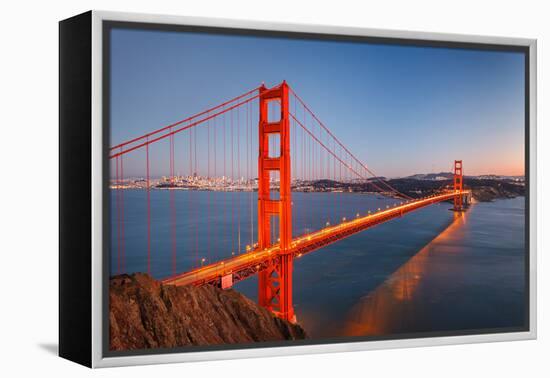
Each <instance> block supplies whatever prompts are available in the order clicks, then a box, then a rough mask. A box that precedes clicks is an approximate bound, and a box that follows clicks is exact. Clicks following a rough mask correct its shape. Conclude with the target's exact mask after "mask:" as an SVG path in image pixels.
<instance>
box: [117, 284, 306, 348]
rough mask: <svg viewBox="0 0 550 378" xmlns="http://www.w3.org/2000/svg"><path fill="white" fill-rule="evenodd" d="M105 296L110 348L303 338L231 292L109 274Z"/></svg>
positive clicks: (299, 331) (293, 327) (301, 333)
mask: <svg viewBox="0 0 550 378" xmlns="http://www.w3.org/2000/svg"><path fill="white" fill-rule="evenodd" d="M109 300H110V306H109V321H110V348H111V350H133V349H145V348H170V347H177V346H189V345H216V344H234V343H251V342H256V341H276V340H297V339H304V338H306V334H305V332H304V330H303V329H302V328H301V327H300V326H299V325H297V324H291V323H288V322H286V321H283V320H281V319H279V318H277V317H275V316H273V315H272V314H271V313H270V312H269V311H267V310H266V309H264V308H262V307H260V306H258V305H257V304H256V303H254V302H253V301H251V300H250V299H248V298H246V297H245V296H244V295H242V294H240V293H238V292H236V291H234V290H221V289H218V288H215V287H212V286H208V285H207V286H202V287H175V286H165V285H162V284H161V283H160V282H158V281H156V280H154V279H152V278H151V277H150V276H148V275H147V274H143V273H136V274H132V275H119V276H115V277H113V278H111V280H110V291H109Z"/></svg>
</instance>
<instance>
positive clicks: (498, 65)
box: [111, 29, 524, 178]
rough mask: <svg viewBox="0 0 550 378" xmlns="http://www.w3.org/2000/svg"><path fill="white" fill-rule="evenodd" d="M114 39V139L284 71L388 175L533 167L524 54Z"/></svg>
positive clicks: (229, 39) (187, 36) (168, 36)
mask: <svg viewBox="0 0 550 378" xmlns="http://www.w3.org/2000/svg"><path fill="white" fill-rule="evenodd" d="M111 49H112V53H111V70H112V73H111V77H112V80H111V85H112V87H111V142H112V143H111V144H112V145H113V144H116V143H118V142H121V141H123V140H127V139H130V138H131V137H134V136H137V135H141V134H144V133H146V132H148V131H151V130H155V129H157V128H159V127H162V126H164V125H166V124H169V123H171V122H174V121H177V120H179V119H181V118H184V117H185V116H188V115H192V114H195V113H197V112H199V111H201V110H203V109H205V108H208V107H209V106H212V105H214V104H216V103H218V102H221V101H223V100H226V99H228V98H231V97H233V96H235V95H237V94H239V93H242V92H243V91H244V90H248V89H250V88H253V87H255V86H257V85H258V84H259V83H261V82H262V81H263V82H265V83H266V85H268V86H271V85H274V84H277V83H278V82H280V81H282V80H283V79H284V80H287V81H288V82H289V83H290V84H291V86H293V88H295V89H296V90H297V92H299V93H300V95H301V96H302V97H303V98H304V99H305V100H306V101H307V102H308V103H309V104H310V105H311V107H312V108H313V109H316V112H317V114H318V115H319V117H320V118H321V119H322V120H323V122H324V123H325V124H326V125H327V126H328V127H329V128H330V129H331V130H332V131H333V132H334V133H335V134H336V136H338V137H339V138H340V139H341V140H343V141H344V143H345V144H346V145H348V146H349V147H350V149H351V150H352V151H353V152H354V153H355V154H356V155H357V156H358V157H359V158H360V159H361V160H362V161H364V162H366V163H367V164H368V165H369V166H370V167H372V168H373V169H374V170H375V171H376V172H377V173H378V174H380V175H383V176H386V177H390V178H391V177H404V176H408V175H412V174H416V173H430V172H448V171H450V164H451V162H452V161H453V160H454V159H456V158H461V159H463V160H464V161H465V164H466V166H467V167H468V169H467V171H466V172H465V174H466V175H468V174H469V175H482V174H497V175H510V176H517V175H523V174H524V136H523V134H524V98H523V95H524V75H523V70H524V62H523V57H522V55H521V54H519V53H512V52H496V51H479V50H459V49H447V48H427V47H411V46H398V45H374V44H365V43H351V42H338V43H336V42H329V41H313V40H294V39H287V38H259V37H249V36H228V35H212V34H200V33H181V32H179V33H178V32H157V31H138V30H132V31H130V30H119V29H114V30H113V31H112V43H111ZM258 52H261V54H260V53H258ZM442 125H444V126H442ZM357 135H362V136H364V138H357ZM180 148H181V147H180ZM163 153H164V154H165V152H160V151H159V152H158V153H157V152H153V154H155V155H154V156H155V157H156V159H154V160H155V161H156V162H157V163H153V164H157V165H158V166H153V167H152V170H153V171H155V173H156V175H157V176H162V175H163V174H166V173H167V172H163V171H164V170H165V169H166V168H165V167H166V166H165V165H162V164H161V163H158V162H159V161H162V160H163V159H164V158H166V156H164V155H163ZM179 153H182V152H181V151H180V152H179ZM434 162H435V163H434ZM125 164H126V165H125V171H126V173H127V174H128V175H133V176H137V175H139V171H140V170H142V169H141V167H138V163H134V165H133V163H132V161H131V160H129V161H127V162H125ZM182 173H184V172H182ZM218 175H219V174H218Z"/></svg>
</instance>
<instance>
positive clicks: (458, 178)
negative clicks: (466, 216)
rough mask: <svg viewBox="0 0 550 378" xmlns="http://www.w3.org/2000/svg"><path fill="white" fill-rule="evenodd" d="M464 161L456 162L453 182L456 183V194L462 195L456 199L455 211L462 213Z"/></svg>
mask: <svg viewBox="0 0 550 378" xmlns="http://www.w3.org/2000/svg"><path fill="white" fill-rule="evenodd" d="M462 173H463V172H462V160H455V168H454V178H453V182H454V191H455V193H460V194H457V195H456V196H455V197H454V208H453V209H454V211H462V210H463V203H462V201H463V198H462V189H463V185H462V178H463V175H462Z"/></svg>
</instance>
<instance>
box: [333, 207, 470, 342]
mask: <svg viewBox="0 0 550 378" xmlns="http://www.w3.org/2000/svg"><path fill="white" fill-rule="evenodd" d="M466 220H467V213H459V212H455V213H454V219H453V221H452V223H451V224H450V225H449V226H448V227H447V228H446V229H445V230H444V231H443V232H441V233H440V234H439V235H437V236H436V237H435V238H434V239H433V240H432V241H431V242H429V243H428V244H427V245H426V246H425V247H424V248H422V249H421V250H420V251H419V252H418V253H417V254H415V255H414V256H413V257H412V258H411V259H410V260H408V261H407V262H406V263H405V264H403V265H402V266H401V267H400V268H399V269H398V270H397V271H395V272H394V273H393V274H392V275H391V276H390V277H388V278H387V279H386V280H385V281H384V282H383V283H382V284H381V285H380V286H378V287H377V288H376V289H375V290H374V291H372V292H371V293H369V294H368V295H366V296H365V297H363V298H361V299H360V301H359V303H357V304H356V305H355V306H354V307H353V308H352V309H351V311H350V313H349V316H348V319H347V321H346V324H345V327H344V329H343V331H342V333H343V334H344V335H346V336H371V335H372V336H374V335H385V334H389V333H393V332H396V331H399V330H403V331H405V330H408V329H409V328H411V327H414V325H415V324H418V322H419V318H422V317H424V316H426V314H423V311H422V308H419V306H417V305H415V302H414V299H415V296H417V295H418V290H419V288H420V286H421V285H422V283H423V279H425V275H426V274H427V273H428V270H429V269H433V268H438V267H437V266H436V264H437V262H436V261H434V260H435V259H436V258H437V257H436V258H435V259H434V257H435V256H436V255H439V257H441V255H448V254H456V253H459V252H460V250H459V248H457V247H455V246H453V240H456V239H459V238H461V237H463V232H461V231H462V228H463V226H464V225H465V223H466ZM423 289H425V288H423Z"/></svg>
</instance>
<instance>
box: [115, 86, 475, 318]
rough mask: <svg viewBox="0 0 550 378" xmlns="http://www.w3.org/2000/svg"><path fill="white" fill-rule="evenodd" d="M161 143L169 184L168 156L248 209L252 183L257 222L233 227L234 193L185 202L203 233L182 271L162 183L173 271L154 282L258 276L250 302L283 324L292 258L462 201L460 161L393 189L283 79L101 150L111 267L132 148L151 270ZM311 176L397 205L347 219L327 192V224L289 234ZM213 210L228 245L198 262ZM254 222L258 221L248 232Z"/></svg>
mask: <svg viewBox="0 0 550 378" xmlns="http://www.w3.org/2000/svg"><path fill="white" fill-rule="evenodd" d="M178 143H179V145H178ZM182 146H183V148H181V147H182ZM166 147H168V153H167V155H168V156H167V160H168V161H167V164H166V165H167V168H168V171H169V174H168V177H167V185H166V187H167V188H168V189H178V188H179V187H178V186H179V184H178V183H177V177H178V175H176V164H177V163H178V164H179V165H180V168H181V169H187V170H188V175H187V178H186V179H185V180H184V181H185V182H186V183H185V188H186V189H191V190H192V189H199V190H219V188H220V187H221V188H222V189H221V190H222V191H224V192H227V191H231V190H232V189H231V188H229V189H228V187H231V186H235V187H240V188H242V187H243V185H244V186H245V187H246V188H247V190H248V191H249V192H250V194H251V195H250V197H249V198H250V210H252V192H253V189H255V188H256V186H257V216H256V220H254V217H253V216H250V217H249V220H248V221H249V222H250V225H243V224H242V222H241V218H242V217H241V215H242V214H241V212H242V211H244V210H243V208H242V207H243V206H242V205H243V204H242V203H241V200H240V198H239V199H238V200H235V198H234V197H231V198H230V199H229V200H228V199H225V198H224V200H223V205H222V206H221V208H220V206H219V204H218V206H215V205H213V204H211V203H210V196H208V203H207V205H206V206H205V207H206V208H199V206H200V205H199V204H196V203H193V201H191V200H190V201H189V203H188V204H187V207H188V213H187V214H186V216H187V217H191V218H192V217H195V216H197V215H198V214H199V213H200V212H206V213H207V219H208V221H207V224H206V228H207V229H208V232H207V233H206V239H207V240H206V242H205V243H202V242H199V240H198V238H199V237H198V225H195V227H196V228H197V232H196V236H195V240H194V243H193V241H191V245H189V246H186V248H185V249H186V250H184V253H187V254H194V258H195V264H194V266H193V267H192V268H190V269H188V270H187V271H184V272H178V271H177V264H176V261H177V258H178V251H180V250H181V249H182V247H181V246H178V243H177V237H176V236H177V233H178V231H179V230H178V220H177V211H176V201H175V190H170V193H169V199H168V201H169V208H170V230H169V234H170V239H171V243H170V246H171V247H170V248H171V269H172V274H171V275H170V276H169V277H166V278H164V279H163V283H164V284H169V285H205V284H211V285H216V286H219V287H221V288H223V289H226V288H229V287H232V286H233V284H235V283H236V282H239V281H241V280H244V279H246V278H248V277H250V276H253V275H258V301H259V304H260V305H261V306H263V307H265V308H267V309H269V310H270V311H272V312H273V313H275V314H276V315H277V316H279V317H281V318H283V319H285V320H289V321H294V320H295V315H294V309H293V305H292V303H293V302H292V270H293V269H292V268H293V261H294V259H295V258H298V257H301V256H303V255H305V254H308V253H311V252H314V251H316V250H319V249H321V248H323V247H324V246H327V245H329V244H332V243H335V242H337V241H339V240H342V239H345V238H347V237H349V236H351V235H354V234H356V233H358V232H361V231H364V230H367V229H369V228H371V227H374V226H376V225H378V224H381V223H384V222H387V221H389V220H392V219H395V218H399V217H402V216H404V215H406V214H408V213H410V212H413V211H415V210H418V209H421V208H424V207H426V206H429V205H432V204H435V203H439V202H442V201H453V210H455V211H462V210H463V209H464V205H465V203H466V202H469V201H470V198H471V193H470V191H468V190H465V189H464V187H463V167H462V161H461V160H456V161H455V162H454V175H453V184H452V186H451V187H450V188H448V189H442V190H440V191H439V192H436V193H434V194H431V195H429V196H426V197H421V198H412V197H410V196H409V195H407V194H404V193H401V192H400V191H398V190H397V189H396V188H394V187H393V186H392V185H390V184H389V183H388V182H387V181H386V180H384V179H382V178H381V177H380V176H378V175H376V174H375V173H374V172H373V171H372V170H371V169H370V168H368V167H367V165H366V164H364V163H363V162H361V161H360V160H359V159H358V158H357V157H356V156H355V155H354V154H353V153H352V152H351V151H350V150H349V149H348V148H346V147H345V145H344V144H343V143H342V142H341V141H340V140H339V139H338V138H337V137H336V136H335V135H334V134H333V133H332V132H331V131H330V130H329V129H328V127H326V126H325V124H324V123H323V122H321V120H320V119H319V117H317V115H316V114H315V113H314V112H313V111H312V110H311V108H310V107H309V106H308V105H307V104H306V103H305V102H304V100H302V98H301V97H299V96H298V95H297V94H296V93H295V92H294V91H293V90H292V88H291V87H290V86H289V85H288V84H287V83H286V82H285V81H283V82H282V83H280V84H279V85H276V86H274V87H272V88H267V87H266V86H265V85H261V86H260V87H257V88H254V89H252V90H250V91H248V92H245V93H243V94H241V95H240V96H237V97H234V98H232V99H230V100H228V101H225V102H223V103H221V104H219V105H216V106H214V107H211V108H209V109H207V110H205V111H203V112H200V113H198V114H195V115H193V116H191V117H188V118H185V119H182V120H180V121H178V122H175V123H172V124H170V125H167V126H165V127H162V128H160V129H157V130H154V131H152V132H149V133H147V134H144V135H141V136H139V137H136V138H132V139H130V140H128V141H125V142H123V143H120V144H117V145H115V146H113V147H111V148H110V150H109V158H110V161H111V164H112V172H113V173H114V176H115V177H114V183H115V185H114V186H113V188H115V189H116V190H115V193H114V197H113V201H114V203H113V206H112V209H113V210H112V211H113V214H114V215H115V220H116V222H115V223H116V228H115V232H114V233H115V239H116V243H115V244H116V245H115V249H116V257H117V258H116V272H117V273H120V272H122V271H124V265H125V259H126V254H125V249H126V246H125V241H126V235H125V231H124V229H125V223H126V221H127V219H125V205H124V190H123V188H124V184H123V183H124V180H125V174H124V162H125V160H126V161H127V160H128V158H129V157H130V156H131V155H132V154H134V155H136V154H141V157H140V161H141V163H142V164H143V165H144V173H145V178H144V181H145V185H144V189H145V190H146V199H145V201H146V214H147V215H146V230H147V235H146V244H147V246H146V249H147V257H146V258H147V272H148V273H149V274H150V273H151V263H152V253H153V249H154V248H153V246H152V227H151V223H152V213H153V211H154V209H152V207H151V190H152V189H153V187H152V179H151V177H152V175H151V170H152V165H151V160H153V156H152V155H153V154H152V151H151V150H152V149H153V148H160V149H165V148H166ZM180 149H181V150H182V151H183V152H181V153H180V156H177V153H176V151H177V150H180ZM254 151H257V159H256V158H255V157H254V156H253V155H254ZM113 165H114V166H113ZM199 170H202V171H203V172H205V175H206V178H207V184H206V187H205V186H204V185H203V186H200V187H199V186H197V184H196V176H197V171H199ZM220 176H221V177H220ZM244 177H246V179H244ZM252 182H253V183H254V185H252ZM312 182H317V183H320V182H324V183H326V184H327V186H330V185H333V186H334V187H336V188H338V187H342V188H345V187H346V185H343V183H358V182H359V183H361V184H362V185H363V186H364V187H367V188H370V189H371V191H373V192H376V193H380V194H383V195H386V196H391V197H393V198H398V199H399V200H400V201H401V202H399V203H395V204H393V205H392V206H389V205H388V206H387V207H386V208H384V209H380V208H379V209H378V210H377V211H373V212H371V211H369V212H368V213H366V214H360V213H359V212H357V213H356V214H355V217H349V218H347V217H345V216H338V214H337V213H338V211H339V210H341V208H342V206H341V202H339V199H338V198H337V197H340V201H341V198H342V192H343V190H336V191H335V192H336V193H334V195H333V200H334V202H333V206H331V207H329V206H326V209H325V211H326V213H327V214H326V217H325V218H324V219H331V220H332V222H331V221H326V222H320V220H319V219H316V218H313V219H311V220H310V223H311V224H312V226H311V227H308V228H305V229H304V230H305V231H304V232H303V233H302V234H300V235H298V234H297V233H296V232H293V219H295V218H296V216H300V217H301V219H307V214H296V213H297V212H302V213H303V212H304V211H306V210H304V209H303V208H302V209H297V206H294V205H295V204H294V203H293V199H292V193H293V189H294V191H296V190H298V188H299V187H300V185H302V186H304V187H306V188H307V187H308V183H309V184H310V183H312ZM243 183H244V184H243ZM335 214H336V215H335ZM220 217H221V218H223V219H229V221H228V224H230V226H227V227H226V226H223V228H224V230H223V232H222V233H224V234H225V233H229V234H231V243H228V244H231V245H230V246H229V245H228V246H227V256H226V257H222V258H217V259H216V261H211V260H209V261H208V262H207V263H206V264H205V262H206V260H205V258H204V257H201V255H200V254H199V249H200V248H201V246H202V245H203V244H206V245H207V250H208V253H209V251H210V248H211V240H212V238H216V237H218V236H219V235H214V232H211V223H212V222H215V221H216V219H219V218H220ZM334 219H336V221H334ZM254 223H257V225H256V232H257V238H256V239H254V234H255V232H254V229H255V228H254ZM315 224H316V226H315V227H314V226H313V225H315ZM245 226H247V227H250V230H251V232H250V234H251V236H250V238H251V240H250V243H249V244H248V245H246V247H244V246H243V244H244V243H242V242H241V231H242V229H243V228H244V227H245ZM226 228H227V230H225V229H226ZM234 234H236V235H235V236H234ZM235 239H237V240H235ZM193 244H194V245H193Z"/></svg>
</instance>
